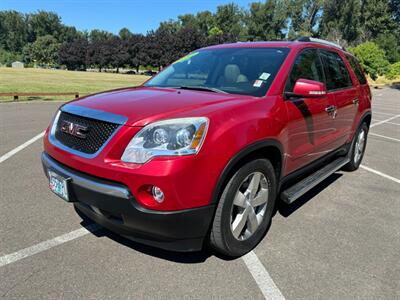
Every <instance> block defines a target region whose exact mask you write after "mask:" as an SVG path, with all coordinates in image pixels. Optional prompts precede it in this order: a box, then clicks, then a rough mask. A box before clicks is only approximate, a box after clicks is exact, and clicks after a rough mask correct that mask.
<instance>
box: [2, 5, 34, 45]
mask: <svg viewBox="0 0 400 300" xmlns="http://www.w3.org/2000/svg"><path fill="white" fill-rule="evenodd" d="M27 41H28V23H27V21H26V16H24V15H23V14H21V13H19V12H16V11H13V10H12V11H0V48H3V49H5V50H7V51H11V52H14V53H21V51H22V48H23V47H24V46H25V44H26V43H27Z"/></svg>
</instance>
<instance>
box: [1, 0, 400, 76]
mask: <svg viewBox="0 0 400 300" xmlns="http://www.w3.org/2000/svg"><path fill="white" fill-rule="evenodd" d="M299 36H314V37H319V38H323V39H328V40H332V41H334V42H337V43H340V44H342V45H344V46H346V47H347V46H352V47H353V49H354V51H356V52H357V53H356V54H357V55H358V56H359V57H360V58H361V59H362V60H364V64H365V66H366V69H367V70H368V72H369V73H370V74H371V76H373V77H375V76H377V74H381V73H382V72H383V71H382V70H384V69H385V70H389V69H390V68H389V67H388V64H389V63H391V64H395V63H396V62H397V61H399V60H400V0H258V1H255V2H253V3H250V4H249V6H248V8H241V7H240V6H238V5H237V4H235V3H234V2H232V3H228V4H224V5H220V6H218V7H217V8H216V12H215V13H213V12H210V11H201V12H198V13H196V14H184V15H181V16H179V17H178V18H177V19H176V20H168V21H166V22H161V23H160V25H159V27H158V28H157V29H156V30H154V31H150V32H148V33H147V34H146V35H141V34H135V33H133V32H131V31H130V30H129V29H128V28H122V29H121V30H120V31H119V33H118V34H113V33H110V32H107V31H104V30H99V29H95V30H92V31H90V32H86V31H84V32H82V31H78V30H76V28H75V27H73V26H65V25H64V24H62V22H61V18H60V17H59V16H58V15H57V14H55V13H52V12H46V11H38V12H34V13H28V14H22V13H19V12H16V11H0V56H1V61H3V63H4V62H6V63H9V62H10V61H12V60H17V59H21V54H22V52H23V54H24V56H23V58H24V60H25V62H27V63H30V62H33V60H36V62H37V63H38V64H42V65H44V66H46V65H47V66H53V65H55V64H57V63H60V64H63V65H65V66H67V68H68V69H82V68H86V67H95V68H99V69H104V68H116V69H117V70H118V69H119V68H121V67H125V66H130V67H131V68H135V69H137V70H139V67H140V66H153V67H163V66H166V65H167V64H169V63H171V62H173V61H174V60H176V59H178V58H179V57H181V56H182V55H184V54H187V53H188V52H190V51H193V50H194V49H197V48H201V47H204V46H208V45H213V44H221V43H227V42H236V41H259V40H288V39H289V40H290V39H294V38H297V37H299ZM371 41H372V42H374V43H375V44H376V45H378V46H379V49H378V51H376V49H375V48H374V47H373V46H371V45H370V44H367V45H365V44H362V43H365V42H371ZM360 44H362V46H360V47H356V46H357V45H360ZM376 45H375V46H376ZM40 47H42V48H43V49H40ZM365 48H367V49H368V50H365ZM23 49H24V51H23ZM371 49H372V50H373V52H371V53H368V52H369V51H370V50H371ZM382 51H383V56H382ZM368 55H370V56H371V57H368ZM382 57H383V58H382ZM385 62H386V63H385ZM382 66H383V67H382Z"/></svg>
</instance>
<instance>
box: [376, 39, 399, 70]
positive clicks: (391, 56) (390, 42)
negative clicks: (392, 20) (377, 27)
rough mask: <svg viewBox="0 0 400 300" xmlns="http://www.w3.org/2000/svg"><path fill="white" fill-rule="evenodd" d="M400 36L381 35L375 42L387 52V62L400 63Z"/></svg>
mask: <svg viewBox="0 0 400 300" xmlns="http://www.w3.org/2000/svg"><path fill="white" fill-rule="evenodd" d="M399 38H400V35H397V36H396V34H394V33H381V34H379V35H378V36H377V37H376V39H375V40H374V42H375V43H376V44H377V45H379V47H380V48H382V49H383V50H384V51H385V55H386V58H387V60H388V61H389V62H390V63H395V62H396V61H400V42H399Z"/></svg>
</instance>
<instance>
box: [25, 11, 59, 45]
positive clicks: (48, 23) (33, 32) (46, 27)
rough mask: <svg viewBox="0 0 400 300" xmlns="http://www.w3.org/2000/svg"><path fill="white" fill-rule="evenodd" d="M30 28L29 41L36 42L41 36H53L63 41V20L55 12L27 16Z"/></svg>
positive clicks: (40, 12)
mask: <svg viewBox="0 0 400 300" xmlns="http://www.w3.org/2000/svg"><path fill="white" fill-rule="evenodd" d="M27 20H28V26H29V41H30V42H34V41H36V40H37V39H38V38H39V37H41V36H46V35H51V36H53V37H54V38H56V39H58V41H62V40H61V37H62V35H61V33H62V28H63V25H62V24H61V18H60V17H59V16H58V15H57V14H56V13H53V12H48V11H43V10H40V11H38V12H37V13H33V14H28V15H27Z"/></svg>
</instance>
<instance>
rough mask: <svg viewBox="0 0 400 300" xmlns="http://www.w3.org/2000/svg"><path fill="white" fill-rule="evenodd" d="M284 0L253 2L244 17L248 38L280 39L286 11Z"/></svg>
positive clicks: (283, 34) (283, 35)
mask: <svg viewBox="0 0 400 300" xmlns="http://www.w3.org/2000/svg"><path fill="white" fill-rule="evenodd" d="M285 8H286V5H285V1H283V0H269V1H266V2H265V3H261V2H254V3H252V4H251V5H250V12H249V14H248V15H247V18H246V24H247V31H248V39H249V40H256V41H257V40H264V41H267V40H282V39H283V38H284V37H285V33H284V29H285V28H286V22H287V18H288V17H287V12H286V9H285Z"/></svg>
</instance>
